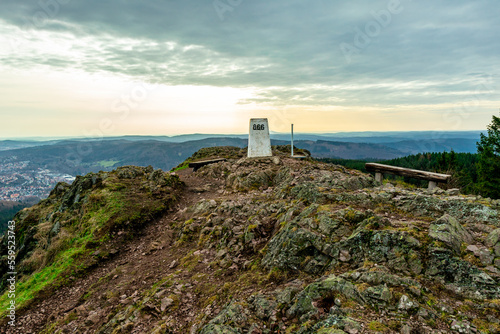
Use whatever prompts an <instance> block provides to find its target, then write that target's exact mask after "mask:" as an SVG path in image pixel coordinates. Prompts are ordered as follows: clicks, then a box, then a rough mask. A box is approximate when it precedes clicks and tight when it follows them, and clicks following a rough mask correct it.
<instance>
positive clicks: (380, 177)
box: [375, 173, 384, 183]
mask: <svg viewBox="0 0 500 334" xmlns="http://www.w3.org/2000/svg"><path fill="white" fill-rule="evenodd" d="M383 180H384V174H382V173H375V181H377V182H380V183H382V181H383Z"/></svg>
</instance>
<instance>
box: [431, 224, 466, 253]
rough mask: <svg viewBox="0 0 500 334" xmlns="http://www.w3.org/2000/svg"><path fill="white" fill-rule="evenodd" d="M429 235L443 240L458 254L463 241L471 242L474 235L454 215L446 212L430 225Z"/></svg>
mask: <svg viewBox="0 0 500 334" xmlns="http://www.w3.org/2000/svg"><path fill="white" fill-rule="evenodd" d="M429 236H430V237H431V238H432V239H435V240H438V241H441V242H443V243H444V244H445V245H447V246H448V247H449V248H451V249H453V251H454V252H455V253H456V254H460V248H461V246H462V243H466V244H470V243H471V242H472V241H473V238H472V235H471V234H470V233H469V232H468V231H467V230H466V229H465V228H464V227H463V226H462V225H461V224H460V223H459V222H458V221H457V220H456V219H455V218H454V217H452V216H450V215H448V214H445V215H444V216H442V217H441V218H439V219H438V220H436V221H435V222H434V223H432V224H431V226H430V227H429Z"/></svg>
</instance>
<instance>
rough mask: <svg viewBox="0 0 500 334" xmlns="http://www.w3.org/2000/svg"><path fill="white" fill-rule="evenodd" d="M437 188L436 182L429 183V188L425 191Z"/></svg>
mask: <svg viewBox="0 0 500 334" xmlns="http://www.w3.org/2000/svg"><path fill="white" fill-rule="evenodd" d="M436 187H437V183H436V181H429V187H428V188H427V189H429V190H432V189H434V188H436Z"/></svg>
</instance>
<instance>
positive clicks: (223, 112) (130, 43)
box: [0, 0, 500, 138]
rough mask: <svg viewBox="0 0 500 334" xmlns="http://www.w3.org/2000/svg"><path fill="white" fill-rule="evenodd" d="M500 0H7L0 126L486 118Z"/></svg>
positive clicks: (495, 82) (2, 131) (11, 132)
mask: <svg viewBox="0 0 500 334" xmlns="http://www.w3.org/2000/svg"><path fill="white" fill-rule="evenodd" d="M499 17H500V3H499V2H498V1H497V0H489V1H488V0H484V1H483V0H477V1H471V0H468V1H463V0H455V1H430V0H422V1H415V0H414V1H411V0H400V1H398V0H385V1H378V0H376V1H375V0H363V1H340V0H339V1H336V0H307V1H306V0H302V1H299V0H272V1H269V0H266V1H264V0H215V1H213V0H206V1H202V0H177V1H172V0H148V1H132V0H113V1H111V0H85V1H84V0H36V1H31V0H29V1H28V0H26V1H24V0H23V1H20V0H0V94H1V99H0V121H1V122H0V138H5V137H22V136H100V135H105V136H113V135H123V134H143V135H172V134H180V133H195V132H198V133H244V132H245V131H247V128H248V119H249V118H251V117H267V118H269V120H270V127H271V130H274V131H281V132H284V131H288V129H289V126H290V123H294V124H295V128H296V130H297V131H300V132H337V131H401V130H408V131H412V130H477V129H484V128H485V127H486V125H487V124H488V123H489V122H490V120H491V115H493V114H498V110H499V107H500V102H499V100H500V99H499V97H500V93H499V90H500V41H499V39H498V34H499V32H500V20H499Z"/></svg>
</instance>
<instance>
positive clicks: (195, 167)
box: [188, 158, 227, 172]
mask: <svg viewBox="0 0 500 334" xmlns="http://www.w3.org/2000/svg"><path fill="white" fill-rule="evenodd" d="M221 161H227V159H226V158H220V159H212V160H203V161H194V162H190V163H189V165H188V166H189V168H192V169H193V172H196V171H197V170H198V169H200V168H201V167H203V166H206V165H210V164H215V163H218V162H221Z"/></svg>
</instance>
